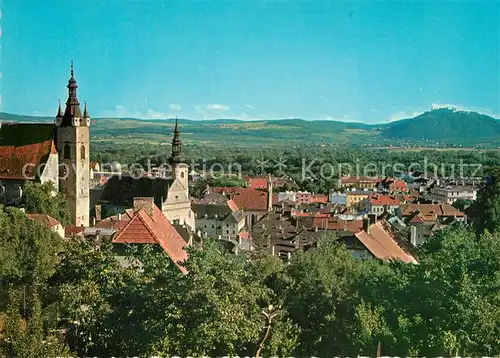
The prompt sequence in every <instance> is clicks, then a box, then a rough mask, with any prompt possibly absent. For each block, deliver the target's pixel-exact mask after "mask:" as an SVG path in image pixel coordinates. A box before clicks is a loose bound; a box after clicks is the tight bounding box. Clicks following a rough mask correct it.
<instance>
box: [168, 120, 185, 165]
mask: <svg viewBox="0 0 500 358" xmlns="http://www.w3.org/2000/svg"><path fill="white" fill-rule="evenodd" d="M181 148H182V141H181V138H180V132H179V120H178V118H177V117H175V128H174V138H173V139H172V156H171V157H170V162H171V163H182V162H184V156H183V155H182V152H181Z"/></svg>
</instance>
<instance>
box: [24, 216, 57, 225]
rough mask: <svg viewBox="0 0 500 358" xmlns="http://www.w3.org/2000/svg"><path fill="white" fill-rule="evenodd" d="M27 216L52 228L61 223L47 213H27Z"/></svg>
mask: <svg viewBox="0 0 500 358" xmlns="http://www.w3.org/2000/svg"><path fill="white" fill-rule="evenodd" d="M27 215H28V218H29V219H30V220H33V221H38V222H39V223H40V224H42V225H44V226H46V227H48V228H53V227H54V226H57V225H61V223H60V222H59V221H58V220H56V219H54V218H53V217H52V216H50V215H47V214H27Z"/></svg>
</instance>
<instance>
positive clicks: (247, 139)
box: [0, 109, 500, 147]
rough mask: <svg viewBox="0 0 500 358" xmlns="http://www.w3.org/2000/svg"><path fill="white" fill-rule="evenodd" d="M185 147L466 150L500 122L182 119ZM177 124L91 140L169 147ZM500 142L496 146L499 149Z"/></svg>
mask: <svg viewBox="0 0 500 358" xmlns="http://www.w3.org/2000/svg"><path fill="white" fill-rule="evenodd" d="M0 120H7V121H31V122H34V121H44V122H52V121H53V118H49V117H29V116H18V115H12V114H7V113H0ZM179 123H180V125H181V133H182V139H183V140H184V141H185V142H186V143H199V144H204V145H210V146H228V147H230V146H236V145H237V146H274V145H287V144H294V143H301V142H309V143H317V144H333V145H347V144H354V145H382V146H384V145H403V146H404V145H408V144H415V143H417V142H418V143H420V144H422V143H421V142H422V141H423V142H424V144H425V142H428V143H430V142H441V143H452V144H457V145H458V144H462V145H464V146H466V145H471V146H472V145H477V144H488V145H490V146H496V145H499V144H500V143H499V141H500V139H499V138H500V121H498V120H496V119H494V118H491V117H488V116H485V115H480V114H478V113H475V112H454V111H451V110H447V109H440V110H434V111H430V112H426V113H423V114H422V115H420V116H417V117H415V118H412V119H406V120H401V121H397V122H393V123H389V124H378V125H367V124H363V123H345V122H335V121H305V120H301V119H282V120H269V121H238V120H234V119H219V120H210V121H196V120H187V119H180V120H179ZM173 125H174V120H173V119H165V120H138V119H134V118H121V119H118V118H100V119H96V120H95V123H93V125H92V127H91V135H92V140H93V141H94V142H104V143H130V141H131V140H132V141H134V143H141V142H143V143H166V142H170V140H171V136H172V131H173ZM497 143H498V144H497Z"/></svg>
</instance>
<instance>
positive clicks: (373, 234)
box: [354, 220, 418, 264]
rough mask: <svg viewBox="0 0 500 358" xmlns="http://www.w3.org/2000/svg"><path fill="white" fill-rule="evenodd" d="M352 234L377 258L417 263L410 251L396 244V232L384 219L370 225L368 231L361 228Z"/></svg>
mask: <svg viewBox="0 0 500 358" xmlns="http://www.w3.org/2000/svg"><path fill="white" fill-rule="evenodd" d="M354 236H356V238H357V239H358V240H359V241H360V242H361V243H362V244H363V245H364V246H365V247H366V248H367V249H368V251H370V252H371V253H372V255H373V256H375V257H376V258H378V259H381V260H400V261H403V262H406V263H413V264H417V263H418V261H417V260H416V259H415V258H414V257H413V255H411V253H409V252H406V251H405V250H403V248H402V247H401V246H400V245H399V244H398V240H397V238H396V234H395V233H394V232H393V231H392V230H391V228H390V224H388V223H386V222H384V220H381V221H378V222H377V223H375V224H372V225H370V226H369V228H368V232H366V231H364V230H363V231H360V232H357V233H356V234H354Z"/></svg>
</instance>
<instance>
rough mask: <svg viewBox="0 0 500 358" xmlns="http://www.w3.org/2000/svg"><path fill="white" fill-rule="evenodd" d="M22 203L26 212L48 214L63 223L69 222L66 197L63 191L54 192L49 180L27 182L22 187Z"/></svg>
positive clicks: (67, 223)
mask: <svg viewBox="0 0 500 358" xmlns="http://www.w3.org/2000/svg"><path fill="white" fill-rule="evenodd" d="M22 205H23V207H24V208H25V209H26V212H28V213H37V214H47V215H50V216H52V217H53V218H54V219H56V220H59V221H60V222H61V223H62V224H63V225H69V224H70V223H71V216H70V213H69V211H68V209H67V206H66V198H65V197H64V194H63V193H61V192H56V190H55V188H54V184H53V183H52V182H50V181H48V182H45V183H43V184H36V183H35V184H34V183H31V182H27V183H26V184H25V186H24V189H23V197H22Z"/></svg>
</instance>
